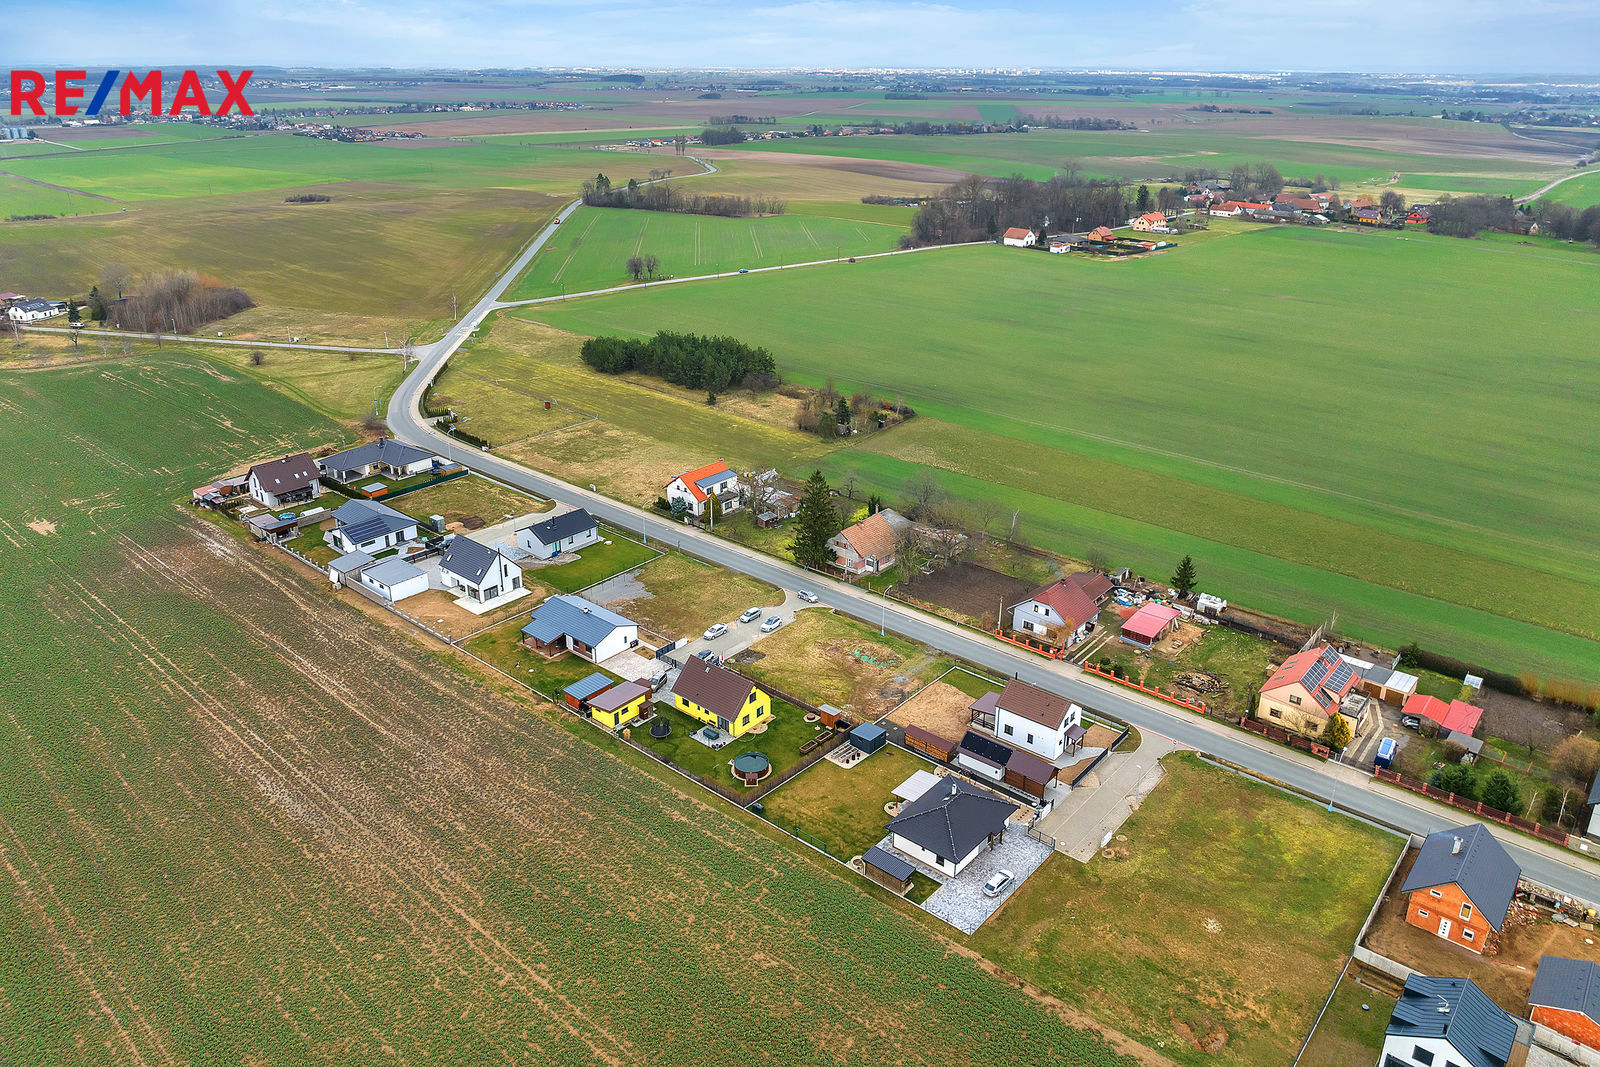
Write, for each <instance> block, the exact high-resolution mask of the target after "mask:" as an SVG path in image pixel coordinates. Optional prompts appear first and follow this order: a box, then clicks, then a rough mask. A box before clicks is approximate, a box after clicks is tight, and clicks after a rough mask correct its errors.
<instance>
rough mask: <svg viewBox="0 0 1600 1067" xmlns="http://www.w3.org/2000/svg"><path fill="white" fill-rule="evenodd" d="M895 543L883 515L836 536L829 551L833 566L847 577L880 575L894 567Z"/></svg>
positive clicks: (867, 518)
mask: <svg viewBox="0 0 1600 1067" xmlns="http://www.w3.org/2000/svg"><path fill="white" fill-rule="evenodd" d="M894 542H895V536H894V530H893V528H891V527H890V525H889V520H888V519H886V518H884V517H883V514H882V513H881V512H880V513H876V514H872V515H868V516H867V517H866V518H864V519H862V520H861V521H860V522H858V523H856V524H855V525H854V526H846V527H845V528H844V529H842V530H840V531H839V532H838V533H836V534H834V535H833V537H832V538H831V539H830V540H829V541H828V547H829V548H830V549H832V550H833V553H834V560H833V565H834V566H835V567H838V568H839V569H840V570H842V571H844V572H845V573H846V574H850V575H859V574H877V573H879V572H880V571H883V570H887V569H888V568H889V567H892V566H894V560H895V546H894Z"/></svg>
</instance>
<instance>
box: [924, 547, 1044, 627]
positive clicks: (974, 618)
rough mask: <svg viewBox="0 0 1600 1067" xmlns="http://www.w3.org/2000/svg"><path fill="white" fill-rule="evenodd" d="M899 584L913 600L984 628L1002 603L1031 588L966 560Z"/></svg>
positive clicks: (1017, 596) (1016, 579) (1019, 597)
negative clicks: (906, 583)
mask: <svg viewBox="0 0 1600 1067" xmlns="http://www.w3.org/2000/svg"><path fill="white" fill-rule="evenodd" d="M899 588H900V590H901V592H903V593H904V594H905V595H906V596H908V597H910V598H911V599H913V600H916V601H918V602H920V603H924V604H927V605H929V606H930V607H933V608H942V609H944V611H945V612H948V613H952V614H954V615H955V616H959V617H960V618H962V619H963V620H964V621H969V622H971V623H972V624H973V625H975V626H978V627H981V628H984V629H987V628H989V627H991V626H993V625H994V622H995V619H996V617H997V616H998V614H999V612H1000V605H1001V604H1015V603H1017V602H1018V601H1020V600H1022V599H1023V598H1024V597H1026V596H1027V595H1028V594H1029V593H1030V592H1032V591H1033V586H1032V585H1031V584H1030V583H1028V582H1025V581H1023V580H1022V579H1021V578H1012V577H1010V576H1008V575H1004V574H1001V573H1000V572H999V571H995V570H990V569H989V568H988V567H983V566H979V565H978V564H976V563H968V562H966V561H960V562H957V563H953V564H951V565H950V566H948V567H945V568H943V569H941V570H937V571H935V572H934V573H932V574H929V575H921V576H918V577H917V578H916V580H915V581H913V582H912V583H910V584H908V585H902V586H900V587H899Z"/></svg>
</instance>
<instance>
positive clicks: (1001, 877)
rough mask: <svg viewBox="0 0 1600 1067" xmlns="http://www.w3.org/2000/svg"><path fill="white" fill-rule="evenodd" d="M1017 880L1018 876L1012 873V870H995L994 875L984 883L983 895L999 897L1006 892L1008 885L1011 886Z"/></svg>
mask: <svg viewBox="0 0 1600 1067" xmlns="http://www.w3.org/2000/svg"><path fill="white" fill-rule="evenodd" d="M1016 880H1017V876H1016V875H1014V874H1012V873H1011V872H1010V871H995V872H994V877H992V878H990V879H989V880H988V881H987V882H985V883H983V895H984V896H986V897H997V896H999V895H1000V894H1001V893H1004V892H1005V891H1006V889H1007V887H1009V886H1010V885H1011V883H1012V882H1015V881H1016Z"/></svg>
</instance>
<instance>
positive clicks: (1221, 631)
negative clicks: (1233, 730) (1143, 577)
mask: <svg viewBox="0 0 1600 1067" xmlns="http://www.w3.org/2000/svg"><path fill="white" fill-rule="evenodd" d="M1103 614H1104V613H1103ZM1288 654H1289V650H1288V649H1285V648H1283V647H1282V646H1280V645H1274V644H1273V643H1272V642H1271V641H1266V640H1263V639H1261V638H1257V637H1251V636H1250V635H1248V634H1243V633H1240V632H1239V631H1237V630H1230V629H1227V628H1226V627H1223V626H1209V627H1206V628H1205V629H1203V630H1202V631H1201V636H1200V637H1199V638H1198V639H1197V640H1194V641H1191V642H1189V643H1188V644H1187V645H1185V646H1184V648H1183V649H1182V650H1181V651H1180V652H1179V653H1178V655H1177V658H1175V659H1171V660H1169V659H1166V658H1165V657H1163V656H1160V655H1153V656H1143V655H1139V654H1138V653H1137V651H1136V650H1135V649H1134V648H1133V647H1132V646H1131V645H1128V644H1124V643H1123V642H1122V641H1120V640H1112V641H1108V642H1107V643H1106V644H1105V645H1104V646H1102V647H1101V648H1099V649H1096V650H1095V652H1094V653H1093V654H1092V655H1091V656H1090V657H1089V658H1090V660H1091V661H1093V662H1094V663H1096V664H1098V663H1099V662H1100V661H1101V660H1102V659H1110V660H1111V661H1112V662H1113V663H1115V664H1116V665H1118V666H1120V667H1121V668H1122V669H1123V670H1125V671H1128V672H1130V673H1131V674H1132V675H1133V676H1134V677H1135V678H1138V677H1139V672H1140V671H1143V672H1144V683H1145V684H1146V685H1157V686H1160V687H1161V688H1162V689H1164V690H1169V691H1170V689H1171V688H1172V681H1173V678H1174V676H1175V675H1178V674H1182V673H1184V672H1186V671H1203V672H1205V673H1207V674H1211V675H1214V676H1216V677H1217V678H1220V679H1222V680H1223V681H1224V682H1227V683H1228V688H1226V689H1224V690H1223V691H1222V692H1220V693H1206V694H1203V695H1202V697H1201V699H1203V700H1205V701H1206V703H1207V704H1210V705H1215V706H1219V707H1222V708H1225V709H1228V710H1231V711H1233V712H1234V713H1236V714H1237V713H1241V712H1243V711H1245V710H1246V707H1245V705H1246V698H1247V696H1249V694H1251V693H1252V692H1255V691H1257V690H1259V689H1260V688H1261V683H1262V682H1264V681H1266V680H1267V677H1268V675H1269V674H1270V672H1269V671H1268V670H1267V668H1268V666H1269V665H1271V664H1273V663H1281V662H1282V661H1283V658H1284V657H1285V656H1287V655H1288Z"/></svg>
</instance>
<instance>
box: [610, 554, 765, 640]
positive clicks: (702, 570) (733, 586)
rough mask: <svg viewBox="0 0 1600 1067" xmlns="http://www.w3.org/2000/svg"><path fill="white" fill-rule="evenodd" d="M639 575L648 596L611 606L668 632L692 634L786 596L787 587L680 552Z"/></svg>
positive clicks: (655, 562) (649, 626)
mask: <svg viewBox="0 0 1600 1067" xmlns="http://www.w3.org/2000/svg"><path fill="white" fill-rule="evenodd" d="M639 581H640V582H641V583H642V584H643V585H644V587H645V589H646V590H647V591H648V592H649V594H650V595H649V596H647V597H641V598H639V599H637V600H629V601H623V602H619V603H615V604H611V605H609V606H610V607H612V608H613V609H615V610H616V611H617V612H618V613H619V614H622V615H626V616H627V617H628V618H630V619H632V620H634V621H635V622H637V623H638V624H639V625H640V626H643V627H645V628H646V629H649V630H652V631H654V632H655V633H657V634H660V635H662V636H664V637H672V638H681V637H688V636H693V635H695V634H698V633H700V632H702V631H703V630H705V628H706V627H708V626H710V625H711V624H712V623H714V622H732V621H733V620H734V619H736V618H738V617H739V613H740V612H742V611H744V609H745V608H748V607H756V606H761V607H765V606H768V605H773V604H777V603H779V602H781V601H782V600H783V592H782V591H781V590H779V589H775V588H774V587H772V586H770V585H768V584H767V583H765V582H759V581H757V580H756V579H754V578H750V577H746V576H745V575H742V574H734V573H733V572H731V571H724V570H721V569H720V568H717V567H712V566H711V565H709V564H706V563H701V562H700V561H699V560H697V559H694V558H692V557H690V556H684V555H680V554H678V553H676V552H669V553H667V554H666V555H664V556H661V557H660V558H658V559H654V560H651V561H650V562H649V563H646V564H645V565H644V566H643V567H641V568H639ZM779 633H782V631H781V630H780V631H779ZM767 640H771V638H768V639H767ZM763 644H765V642H763Z"/></svg>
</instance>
